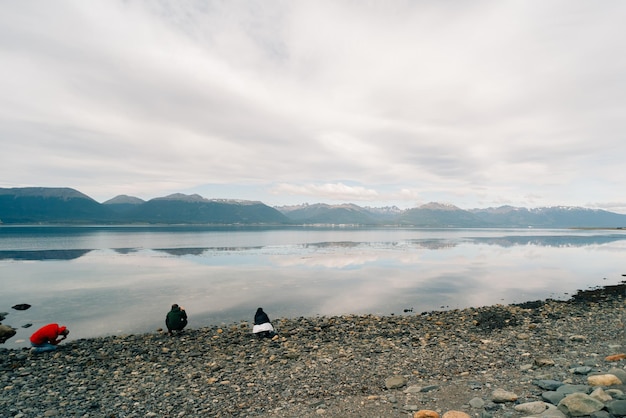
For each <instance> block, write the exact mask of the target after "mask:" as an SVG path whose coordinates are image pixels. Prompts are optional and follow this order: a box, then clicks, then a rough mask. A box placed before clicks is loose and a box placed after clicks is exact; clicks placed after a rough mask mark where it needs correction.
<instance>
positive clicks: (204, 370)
mask: <svg viewBox="0 0 626 418" xmlns="http://www.w3.org/2000/svg"><path fill="white" fill-rule="evenodd" d="M625 291H626V288H625V286H624V285H623V284H622V285H617V286H607V287H605V288H602V289H595V290H590V291H585V292H579V293H577V294H576V295H574V296H573V297H572V298H571V299H570V300H568V301H554V300H547V301H537V302H528V303H525V304H518V305H508V306H501V305H497V306H489V307H481V308H471V309H463V310H451V311H436V312H427V313H426V312H425V313H408V314H404V315H396V316H385V317H380V316H372V315H367V316H341V317H317V318H295V319H278V320H274V321H273V322H274V325H275V326H276V327H277V330H278V332H279V335H278V337H277V338H275V339H273V340H270V339H263V340H258V339H257V338H256V337H254V336H252V335H251V324H250V323H238V324H232V325H230V326H227V327H222V328H218V327H207V328H201V329H189V330H185V331H184V332H183V333H181V334H179V335H175V336H168V335H167V334H166V333H163V332H161V331H155V333H151V334H144V335H119V336H110V337H104V338H94V339H82V340H74V341H68V342H67V343H63V344H62V345H61V346H60V348H59V350H57V351H56V352H53V353H43V354H32V353H31V352H30V350H8V349H2V348H0V371H1V373H0V391H1V392H0V417H17V418H25V417H28V418H30V417H52V416H59V417H231V416H240V417H248V416H251V417H252V416H267V417H310V416H329V417H404V418H406V417H412V416H414V414H415V413H416V411H420V410H432V411H436V412H437V413H439V414H443V413H445V412H447V411H463V412H464V413H466V414H468V415H470V416H477V417H481V418H488V417H510V418H513V417H523V416H529V415H533V414H530V413H529V412H528V411H526V410H520V409H519V408H518V409H516V407H517V406H518V405H522V404H528V403H532V402H539V401H541V402H544V401H546V398H545V395H544V393H545V391H546V389H545V387H543V386H544V384H543V382H552V381H556V382H559V383H560V384H570V385H584V384H586V383H587V379H588V378H589V376H590V375H594V374H602V373H607V372H609V371H611V370H612V372H613V373H614V374H619V373H618V372H619V371H623V370H624V366H625V365H626V363H624V361H625V360H621V359H619V357H618V358H617V359H613V358H610V357H609V358H608V359H607V356H611V355H615V354H619V353H622V352H623V351H624V350H625V347H624V344H625V340H624V338H625V336H624V320H625V319H626V317H625V310H624V294H625ZM625 374H626V373H625ZM625 380H626V379H625ZM605 389H607V390H608V389H609V388H608V387H605ZM610 389H611V390H612V392H611V393H612V395H613V398H614V399H621V398H620V396H621V395H620V394H619V393H620V391H621V392H626V388H625V387H623V386H622V385H621V382H616V383H612V384H611V387H610ZM503 394H504V398H502V397H501V396H502V395H503ZM507 396H508V398H507ZM624 399H626V396H624ZM625 402H626V401H625ZM603 412H604V411H603ZM606 414H607V416H610V414H609V413H608V412H607V413H606ZM612 414H613V415H617V413H615V412H614V411H613V412H612ZM535 415H537V416H539V415H540V414H535ZM544 416H545V415H544ZM554 416H557V415H554Z"/></svg>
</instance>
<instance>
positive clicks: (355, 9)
mask: <svg viewBox="0 0 626 418" xmlns="http://www.w3.org/2000/svg"><path fill="white" fill-rule="evenodd" d="M625 19H626V2H624V1H610V0H609V1H601V2H591V1H586V0H585V1H578V0H563V1H552V0H540V1H539V0H538V1H506V0H505V1H502V0H494V1H474V0H473V1H435V0H433V1H406V2H405V1H382V0H381V1H357V0H355V1H342V0H331V1H320V0H310V1H273V0H261V1H232V0H229V1H179V0H172V1H145V2H143V1H113V0H106V1H104V0H103V1H97V0H90V1H82V0H75V1H62V0H57V1H47V0H41V1H32V0H24V1H7V2H3V4H2V13H0V187H26V186H45V187H72V188H75V189H77V190H79V191H81V192H83V193H85V194H87V195H89V196H91V197H92V198H94V199H95V200H97V201H99V202H103V201H105V200H108V199H110V198H112V197H114V196H116V195H120V194H127V195H132V196H137V197H140V198H142V199H151V198H154V197H160V196H165V195H168V194H172V193H185V194H193V193H198V194H200V195H202V196H204V197H206V198H232V199H248V200H260V201H262V202H264V203H266V204H269V205H283V204H301V203H305V202H308V203H318V202H324V203H345V202H351V203H355V204H358V205H360V206H384V205H397V206H399V207H401V208H410V207H415V206H419V205H421V204H424V203H427V202H431V201H436V202H441V203H450V204H455V205H457V206H459V207H461V208H464V209H469V208H477V207H481V208H482V207H490V206H501V205H513V206H525V207H540V206H553V205H570V206H584V207H589V208H602V209H607V210H611V211H614V212H620V213H626V25H624V20H625Z"/></svg>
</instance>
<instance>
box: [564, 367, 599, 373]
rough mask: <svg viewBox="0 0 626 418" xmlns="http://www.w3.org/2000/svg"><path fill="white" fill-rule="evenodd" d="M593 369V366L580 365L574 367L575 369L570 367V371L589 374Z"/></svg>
mask: <svg viewBox="0 0 626 418" xmlns="http://www.w3.org/2000/svg"><path fill="white" fill-rule="evenodd" d="M592 370H593V367H589V366H580V367H574V368H573V369H570V370H569V371H570V373H573V374H587V373H589V372H591V371H592Z"/></svg>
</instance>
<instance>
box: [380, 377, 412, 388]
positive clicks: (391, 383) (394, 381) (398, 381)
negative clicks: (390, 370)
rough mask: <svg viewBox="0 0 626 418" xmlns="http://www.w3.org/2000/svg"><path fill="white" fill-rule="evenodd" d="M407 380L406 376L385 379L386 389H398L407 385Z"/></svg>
mask: <svg viewBox="0 0 626 418" xmlns="http://www.w3.org/2000/svg"><path fill="white" fill-rule="evenodd" d="M406 383H407V380H406V378H405V377H404V376H391V377H388V378H387V379H385V387H386V388H387V389H398V388H401V387H403V386H404V385H406Z"/></svg>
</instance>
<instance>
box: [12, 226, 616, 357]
mask: <svg viewBox="0 0 626 418" xmlns="http://www.w3.org/2000/svg"><path fill="white" fill-rule="evenodd" d="M471 233H474V231H464V233H463V234H461V233H459V232H458V231H452V232H451V233H450V234H445V233H441V232H437V233H436V234H439V235H440V237H436V236H426V237H423V238H421V237H420V236H421V235H428V234H432V235H436V234H435V233H434V232H432V231H427V233H426V234H424V233H423V231H400V232H397V233H396V232H394V231H375V232H372V231H364V232H361V231H359V233H358V234H351V235H347V236H346V235H344V234H337V235H334V236H333V234H331V233H329V232H328V231H323V232H322V233H318V232H315V233H314V234H312V235H310V234H308V232H306V233H303V234H300V235H284V234H282V233H281V234H278V235H274V234H273V233H270V232H267V231H262V232H259V233H258V235H254V234H253V235H249V234H248V233H247V232H246V233H243V234H242V235H234V236H233V235H232V234H228V233H225V232H223V231H220V232H219V233H218V236H216V235H214V234H213V233H211V234H200V235H193V234H186V233H185V234H182V235H179V234H176V235H163V234H161V233H159V234H158V235H157V236H152V235H151V234H147V235H146V234H143V233H141V234H139V235H136V234H131V235H129V234H125V233H119V232H116V233H115V234H113V235H110V234H103V233H102V232H101V231H100V232H98V233H96V234H93V235H89V234H87V235H80V236H77V237H74V238H71V239H65V238H64V239H63V240H61V241H59V240H58V236H54V237H51V238H50V237H45V236H40V237H37V238H36V239H33V240H32V241H31V240H30V238H28V239H25V240H18V239H16V238H11V239H15V241H7V240H2V239H0V248H1V250H0V254H3V256H0V275H1V276H2V277H3V291H2V292H1V293H0V311H8V312H9V315H8V316H7V318H6V319H5V320H4V321H3V323H4V324H7V325H12V326H14V327H16V328H18V335H17V336H16V337H14V338H13V339H11V340H9V341H8V342H7V343H6V344H5V346H6V347H18V346H20V345H21V346H24V345H26V340H27V338H28V336H29V335H30V333H31V332H32V331H33V330H34V329H36V327H38V326H41V325H43V323H45V322H50V321H52V320H53V321H55V322H60V323H64V324H67V325H68V326H69V327H70V329H71V330H72V333H71V334H70V338H81V337H90V336H98V335H110V334H118V333H130V332H152V331H154V330H155V329H156V328H158V327H163V325H164V324H163V320H164V318H165V314H166V312H167V310H168V309H169V306H170V305H171V304H172V303H179V304H181V305H182V306H184V307H185V308H186V309H187V311H188V312H189V314H190V325H189V326H190V327H194V328H196V327H201V326H206V325H212V324H219V323H232V322H238V321H241V320H248V321H250V320H251V319H252V316H253V314H254V311H255V310H256V308H257V307H258V306H263V307H264V308H266V310H267V311H268V313H270V315H271V317H273V318H280V317H295V316H315V315H338V314H347V313H357V314H358V313H374V314H391V313H394V314H398V315H403V314H418V313H420V312H423V311H430V310H437V309H453V308H463V307H467V306H480V305H488V304H494V303H513V302H524V301H528V300H536V299H545V298H547V297H552V298H556V299H559V298H565V297H566V294H567V293H573V292H575V291H576V290H577V289H585V288H588V287H590V286H598V285H608V284H613V283H617V282H618V281H619V280H621V279H623V277H622V276H621V275H622V274H623V273H626V272H625V271H622V270H620V269H622V267H623V260H624V255H625V253H626V246H625V244H626V241H624V239H625V238H626V234H625V235H619V234H616V235H613V234H607V235H602V234H589V235H588V236H583V235H573V234H571V233H569V232H564V235H563V236H559V235H556V234H546V235H543V236H542V235H538V234H532V235H531V234H528V235H522V234H516V235H513V234H503V233H502V231H498V232H493V231H487V232H485V234H484V236H468V235H469V234H471ZM365 234H367V236H366V235H365ZM347 237H349V238H350V239H346V238H347ZM48 239H49V241H47V240H48ZM216 241H223V242H222V244H228V245H215V244H216ZM189 244H191V245H189ZM34 245H39V246H44V247H45V246H63V245H65V246H67V247H68V248H80V247H84V248H89V249H78V250H64V249H60V248H57V249H52V248H50V249H39V250H33V249H32V247H33V246H34ZM11 246H12V247H13V248H12V249H10V248H7V247H11ZM34 254H38V257H39V258H36V257H35V256H34ZM63 254H66V255H67V254H74V256H73V257H67V258H62V257H63ZM52 255H54V256H55V257H52ZM38 260H41V261H42V262H38ZM16 303H29V304H31V305H32V308H31V309H29V310H27V311H22V312H18V311H12V310H10V309H9V308H8V307H10V306H13V305H15V304H16ZM411 308H412V309H413V313H411V312H406V313H405V312H404V310H405V309H411ZM27 323H33V324H34V325H33V328H31V329H22V328H20V327H21V326H22V325H24V324H27Z"/></svg>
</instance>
